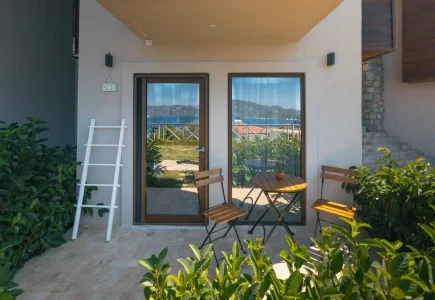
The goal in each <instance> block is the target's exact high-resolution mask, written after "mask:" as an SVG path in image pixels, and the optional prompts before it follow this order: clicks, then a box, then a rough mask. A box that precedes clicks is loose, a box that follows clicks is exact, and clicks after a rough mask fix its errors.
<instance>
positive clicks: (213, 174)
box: [195, 168, 224, 188]
mask: <svg viewBox="0 0 435 300" xmlns="http://www.w3.org/2000/svg"><path fill="white" fill-rule="evenodd" d="M217 175H218V176H217ZM195 179H196V181H195V186H196V187H197V188H199V187H202V186H205V185H210V184H213V183H217V182H223V181H224V177H223V176H222V168H217V169H212V170H208V171H203V172H196V173H195Z"/></svg>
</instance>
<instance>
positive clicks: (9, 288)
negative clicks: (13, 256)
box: [0, 249, 23, 300]
mask: <svg viewBox="0 0 435 300" xmlns="http://www.w3.org/2000/svg"><path fill="white" fill-rule="evenodd" d="M2 250H3V249H0V251H2ZM14 275H15V271H13V270H11V268H10V265H9V262H8V261H7V260H5V259H1V260H0V299H5V300H6V299H7V300H15V299H16V297H17V296H19V295H21V294H22V293H23V290H22V289H17V288H16V287H18V284H17V283H16V282H13V281H12V278H13V277H14Z"/></svg>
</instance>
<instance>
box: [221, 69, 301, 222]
mask: <svg viewBox="0 0 435 300" xmlns="http://www.w3.org/2000/svg"><path fill="white" fill-rule="evenodd" d="M304 96H305V95H304V75H303V74H230V75H229V120H230V123H229V138H230V140H229V152H230V153H229V158H230V161H229V165H230V172H229V178H230V179H231V180H230V189H229V191H230V196H231V197H232V199H233V203H235V204H236V205H240V206H242V207H243V208H244V209H245V210H251V209H252V213H251V214H250V216H249V219H248V220H240V221H242V222H247V223H253V222H255V221H256V220H257V219H258V218H259V217H260V216H261V214H262V213H263V212H264V211H265V209H267V207H268V203H267V199H266V197H265V196H264V195H260V190H259V189H256V188H254V189H253V185H252V181H251V180H252V177H253V176H255V175H256V174H259V173H261V172H274V171H275V165H276V163H277V162H279V163H280V164H282V165H283V168H284V172H285V173H286V174H291V175H295V176H299V177H302V178H304V176H305V172H304V166H305V162H304V151H305V138H304V135H305V131H304V122H305V118H304V115H305V103H304ZM248 194H249V197H248V198H247V196H248ZM285 197H287V200H286V199H284V200H280V201H283V204H285V203H284V202H285V201H288V200H289V197H292V195H285ZM257 198H258V202H257V205H255V206H254V205H253V202H255V200H256V199H257ZM303 198H304V199H303V201H302V203H301V205H300V206H296V207H295V208H294V209H293V211H292V213H291V214H290V215H289V216H286V221H287V222H288V223H292V224H302V223H304V221H305V209H304V203H305V197H303ZM244 200H245V201H244ZM273 214H274V212H272V211H270V212H269V213H268V215H266V217H265V218H264V220H265V221H266V223H267V222H268V220H269V221H274V220H276V216H275V215H273Z"/></svg>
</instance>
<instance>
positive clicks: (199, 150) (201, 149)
mask: <svg viewBox="0 0 435 300" xmlns="http://www.w3.org/2000/svg"><path fill="white" fill-rule="evenodd" d="M195 150H196V151H198V152H205V147H204V146H202V147H201V148H195Z"/></svg>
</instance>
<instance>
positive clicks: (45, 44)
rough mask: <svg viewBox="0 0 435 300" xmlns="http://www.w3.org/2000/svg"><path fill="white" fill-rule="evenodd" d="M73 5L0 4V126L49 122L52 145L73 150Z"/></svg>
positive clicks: (60, 0) (48, 0) (12, 0)
mask: <svg viewBox="0 0 435 300" xmlns="http://www.w3.org/2000/svg"><path fill="white" fill-rule="evenodd" d="M72 29H73V11H72V0H1V1H0V120H3V121H6V122H23V121H25V119H26V117H28V116H33V117H36V118H38V119H40V120H44V121H47V122H48V127H49V129H50V131H49V132H48V133H47V136H48V138H49V139H50V141H49V144H50V145H60V146H62V145H65V144H75V132H76V130H75V128H76V126H75V123H76V90H77V89H76V84H77V79H76V78H77V75H76V74H77V71H76V69H77V68H76V63H77V62H76V59H74V58H73V57H72V50H71V49H72Z"/></svg>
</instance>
